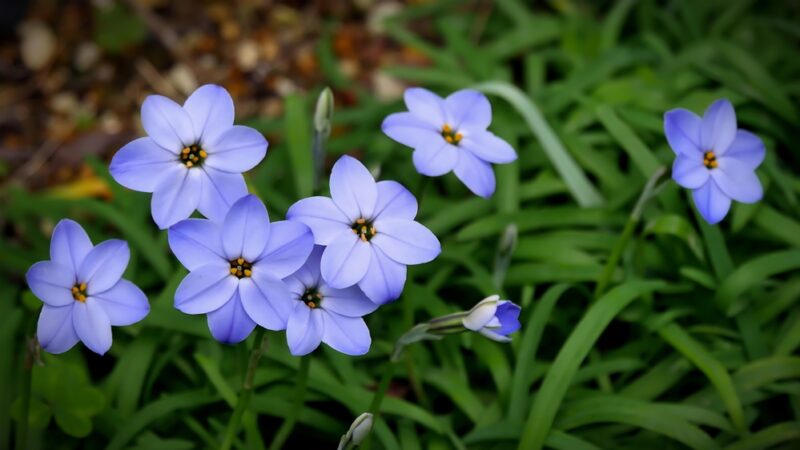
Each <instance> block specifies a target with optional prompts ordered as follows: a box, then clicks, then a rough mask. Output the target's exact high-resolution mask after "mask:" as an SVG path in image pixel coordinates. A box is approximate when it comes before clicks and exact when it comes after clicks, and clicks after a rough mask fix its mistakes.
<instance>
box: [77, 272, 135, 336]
mask: <svg viewBox="0 0 800 450" xmlns="http://www.w3.org/2000/svg"><path fill="white" fill-rule="evenodd" d="M91 299H93V300H95V301H97V302H98V303H100V305H102V307H103V310H104V311H105V312H106V315H107V316H108V320H109V322H110V323H111V325H114V326H125V325H131V324H134V323H136V322H138V321H140V320H142V319H144V318H145V316H147V314H148V313H149V312H150V303H148V302H147V296H145V295H144V292H142V290H141V289H139V287H138V286H136V285H135V284H133V283H131V282H130V281H128V280H126V279H121V280H119V281H118V282H117V284H115V285H114V286H113V287H112V288H111V289H109V290H107V291H105V292H102V293H100V294H95V295H92V296H91ZM87 301H89V300H87Z"/></svg>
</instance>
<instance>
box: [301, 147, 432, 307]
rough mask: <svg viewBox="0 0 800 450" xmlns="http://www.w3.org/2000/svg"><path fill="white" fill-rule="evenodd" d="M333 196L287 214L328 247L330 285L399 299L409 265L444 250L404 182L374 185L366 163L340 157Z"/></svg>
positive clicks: (325, 273) (325, 265)
mask: <svg viewBox="0 0 800 450" xmlns="http://www.w3.org/2000/svg"><path fill="white" fill-rule="evenodd" d="M330 188H331V197H332V198H328V197H309V198H306V199H303V200H300V201H298V202H297V203H295V204H294V205H292V207H291V208H289V212H287V213H286V217H287V218H288V219H289V220H292V221H298V222H302V223H304V224H306V225H308V227H309V228H311V231H312V233H314V242H315V243H316V244H317V245H323V246H326V248H325V251H324V252H323V254H322V262H321V264H320V269H321V271H322V277H323V279H324V280H325V282H326V283H328V285H330V286H331V287H333V288H336V289H344V288H347V287H350V286H352V285H354V284H358V286H359V287H360V288H361V290H363V291H364V293H366V294H367V296H368V297H369V298H370V299H371V300H372V301H374V302H376V303H379V304H382V303H386V302H389V301H392V300H395V299H397V298H398V297H399V296H400V293H401V292H402V291H403V285H404V284H405V281H406V265H409V264H422V263H426V262H429V261H431V260H433V259H434V258H436V256H438V255H439V253H440V252H441V245H440V244H439V240H438V239H436V236H434V235H433V233H431V231H430V230H428V229H427V228H425V227H424V226H423V225H421V224H420V223H419V222H416V221H414V217H415V216H416V215H417V200H416V199H415V198H414V196H413V195H412V194H411V193H410V192H409V191H408V189H406V188H404V187H403V186H402V185H401V184H400V183H397V182H395V181H381V182H379V183H376V182H375V179H374V178H373V177H372V175H371V174H370V173H369V171H368V170H367V168H366V167H364V165H363V164H361V163H360V162H358V160H356V159H354V158H352V157H350V156H342V157H341V158H339V160H338V161H337V162H336V164H335V165H334V166H333V170H332V172H331V179H330Z"/></svg>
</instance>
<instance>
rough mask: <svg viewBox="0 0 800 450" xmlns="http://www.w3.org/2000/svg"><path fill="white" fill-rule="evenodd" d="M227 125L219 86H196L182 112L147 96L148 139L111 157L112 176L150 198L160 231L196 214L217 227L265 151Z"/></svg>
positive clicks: (261, 143)
mask: <svg viewBox="0 0 800 450" xmlns="http://www.w3.org/2000/svg"><path fill="white" fill-rule="evenodd" d="M233 119H234V111H233V99H231V96H230V94H228V91H226V90H225V89H224V88H222V87H221V86H216V85H212V84H207V85H205V86H201V87H200V88H198V89H197V90H196V91H194V93H192V95H191V96H189V98H188V99H187V100H186V103H184V104H183V106H181V105H179V104H177V103H175V102H174V101H172V100H170V99H168V98H166V97H162V96H160V95H151V96H149V97H147V98H146V99H145V101H144V103H143V104H142V126H143V127H144V130H145V131H146V132H147V134H148V136H147V137H143V138H139V139H136V140H135V141H132V142H130V143H129V144H127V145H125V146H124V147H122V149H120V150H119V151H118V152H117V154H116V155H114V158H113V159H112V160H111V167H110V168H109V170H110V171H111V176H112V177H114V179H115V180H116V181H117V182H118V183H119V184H121V185H123V186H125V187H127V188H129V189H133V190H135V191H141V192H152V193H153V198H152V200H151V209H152V215H153V220H155V222H156V224H157V225H158V226H159V228H161V229H165V228H168V227H170V226H171V225H174V224H175V223H177V222H178V221H180V220H183V219H186V218H188V217H189V216H190V215H191V214H192V212H193V211H194V210H195V209H197V210H198V211H200V212H201V213H202V214H203V215H204V216H206V217H208V218H210V219H214V220H217V221H221V220H222V219H223V218H224V217H225V213H226V212H228V209H229V208H230V206H231V205H232V204H233V202H235V201H236V200H238V199H240V198H241V197H243V196H245V195H246V194H247V187H246V186H245V182H244V178H243V177H242V172H246V171H248V170H250V169H252V168H253V167H255V166H256V165H257V164H258V163H259V162H260V161H261V160H262V159H264V155H265V154H266V152H267V141H266V139H264V136H262V135H261V133H259V132H258V131H256V130H254V129H252V128H249V127H245V126H240V125H233Z"/></svg>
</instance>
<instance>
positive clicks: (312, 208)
mask: <svg viewBox="0 0 800 450" xmlns="http://www.w3.org/2000/svg"><path fill="white" fill-rule="evenodd" d="M286 218H287V219H289V220H296V221H298V222H300V223H303V224H305V225H306V226H308V227H309V228H311V232H312V233H313V234H314V242H315V243H317V244H319V245H330V243H331V242H333V239H334V238H336V236H338V235H340V234H341V233H342V232H343V231H348V230H350V229H351V228H350V225H351V224H352V223H353V222H352V221H351V220H350V219H348V218H347V216H345V215H344V213H343V212H342V211H341V210H340V209H339V208H337V207H336V205H335V204H334V203H333V200H331V199H330V198H328V197H309V198H304V199H302V200H299V201H298V202H296V203H295V204H294V205H292V206H291V207H290V208H289V211H288V212H287V213H286Z"/></svg>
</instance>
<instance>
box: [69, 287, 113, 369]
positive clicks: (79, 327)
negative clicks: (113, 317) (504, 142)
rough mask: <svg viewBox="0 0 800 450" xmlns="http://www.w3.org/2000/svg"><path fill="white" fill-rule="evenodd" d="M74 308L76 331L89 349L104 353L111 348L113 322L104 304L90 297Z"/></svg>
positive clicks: (77, 303)
mask: <svg viewBox="0 0 800 450" xmlns="http://www.w3.org/2000/svg"><path fill="white" fill-rule="evenodd" d="M72 308H73V309H72V325H73V326H74V327H75V333H77V334H78V337H79V338H80V339H81V341H83V343H84V345H86V347H88V348H89V350H91V351H93V352H95V353H97V354H98V355H104V354H105V353H106V352H107V351H108V349H110V348H111V322H110V321H109V319H108V315H107V314H106V311H105V310H104V309H103V306H102V305H101V304H100V302H97V301H95V300H94V299H93V298H91V297H90V298H88V299H86V301H85V302H75V304H74V305H73V307H72Z"/></svg>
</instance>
